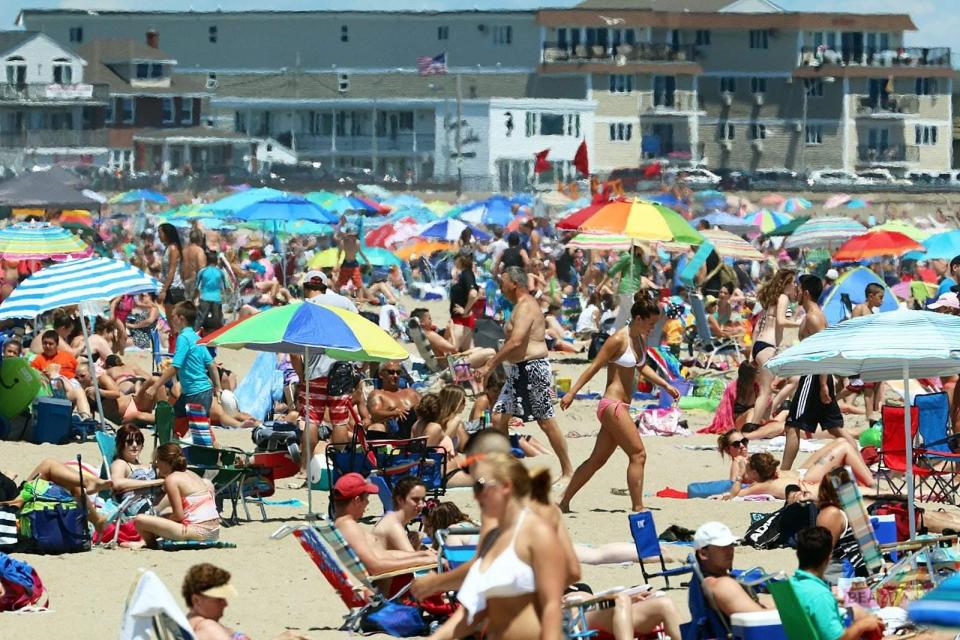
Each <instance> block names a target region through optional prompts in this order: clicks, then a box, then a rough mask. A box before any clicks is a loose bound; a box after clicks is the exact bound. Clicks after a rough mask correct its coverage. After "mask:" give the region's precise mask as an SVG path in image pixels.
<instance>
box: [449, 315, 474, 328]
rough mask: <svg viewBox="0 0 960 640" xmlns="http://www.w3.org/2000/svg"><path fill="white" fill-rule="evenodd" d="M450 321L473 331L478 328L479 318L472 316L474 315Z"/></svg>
mask: <svg viewBox="0 0 960 640" xmlns="http://www.w3.org/2000/svg"><path fill="white" fill-rule="evenodd" d="M450 320H451V321H452V322H453V324H458V325H460V326H461V327H467V328H469V329H473V328H475V327H476V326H477V318H476V316H472V315H470V316H457V317H455V318H450Z"/></svg>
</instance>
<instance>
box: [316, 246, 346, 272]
mask: <svg viewBox="0 0 960 640" xmlns="http://www.w3.org/2000/svg"><path fill="white" fill-rule="evenodd" d="M341 262H343V254H342V253H340V250H339V249H338V248H337V247H331V248H329V249H324V250H323V251H318V252H317V253H315V254H313V257H312V258H310V262H308V263H307V266H308V267H310V268H311V269H333V268H335V267H339V266H340V263H341Z"/></svg>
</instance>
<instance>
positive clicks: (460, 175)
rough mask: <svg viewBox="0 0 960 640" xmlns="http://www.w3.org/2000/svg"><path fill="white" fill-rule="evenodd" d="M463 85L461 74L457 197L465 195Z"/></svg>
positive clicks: (455, 133) (458, 84)
mask: <svg viewBox="0 0 960 640" xmlns="http://www.w3.org/2000/svg"><path fill="white" fill-rule="evenodd" d="M462 102H463V85H462V84H461V82H460V74H459V73H458V74H457V128H456V130H455V131H454V135H455V136H456V137H455V138H454V140H455V144H456V148H457V196H458V197H459V196H460V195H462V194H463V134H462V133H461V131H460V128H461V126H462V120H463V105H462Z"/></svg>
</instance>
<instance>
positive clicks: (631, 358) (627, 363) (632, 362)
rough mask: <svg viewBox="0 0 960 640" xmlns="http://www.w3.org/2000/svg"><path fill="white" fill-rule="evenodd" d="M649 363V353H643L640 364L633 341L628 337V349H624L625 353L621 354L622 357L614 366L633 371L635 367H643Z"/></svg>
mask: <svg viewBox="0 0 960 640" xmlns="http://www.w3.org/2000/svg"><path fill="white" fill-rule="evenodd" d="M646 363H647V353H646V351H644V352H643V357H642V358H640V362H637V354H636V352H635V351H634V350H633V340H631V339H630V337H629V336H627V348H626V349H624V351H623V353H621V354H620V357H619V358H617V359H616V360H614V361H613V364H615V365H617V366H618V367H623V368H624V369H633V368H634V367H642V366H643V365H645V364H646Z"/></svg>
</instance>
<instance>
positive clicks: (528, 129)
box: [523, 111, 537, 138]
mask: <svg viewBox="0 0 960 640" xmlns="http://www.w3.org/2000/svg"><path fill="white" fill-rule="evenodd" d="M523 135H525V136H526V137H528V138H530V137H532V136H535V135H537V114H535V113H533V112H532V111H527V113H526V119H525V120H524V127H523Z"/></svg>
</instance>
